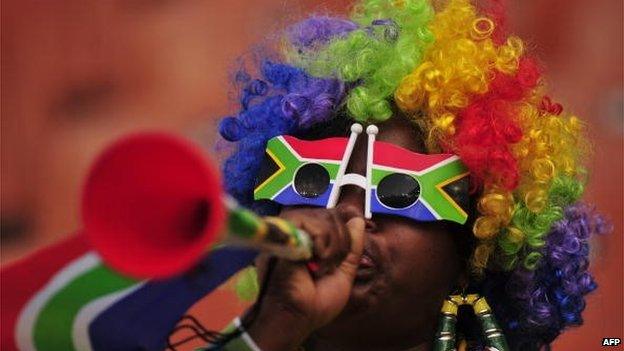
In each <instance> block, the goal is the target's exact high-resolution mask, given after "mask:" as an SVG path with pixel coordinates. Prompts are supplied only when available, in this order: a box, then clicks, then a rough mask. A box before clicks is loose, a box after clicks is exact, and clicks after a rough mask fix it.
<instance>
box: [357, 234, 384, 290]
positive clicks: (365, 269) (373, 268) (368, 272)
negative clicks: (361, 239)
mask: <svg viewBox="0 0 624 351" xmlns="http://www.w3.org/2000/svg"><path fill="white" fill-rule="evenodd" d="M375 253H376V250H375V247H374V245H372V244H371V242H370V240H369V241H367V243H366V246H365V247H364V252H363V253H362V256H361V257H360V263H359V265H358V269H357V272H356V274H355V281H354V284H355V285H366V284H367V283H370V282H371V281H372V280H373V279H374V278H375V276H376V275H377V274H378V273H379V265H378V261H377V255H375Z"/></svg>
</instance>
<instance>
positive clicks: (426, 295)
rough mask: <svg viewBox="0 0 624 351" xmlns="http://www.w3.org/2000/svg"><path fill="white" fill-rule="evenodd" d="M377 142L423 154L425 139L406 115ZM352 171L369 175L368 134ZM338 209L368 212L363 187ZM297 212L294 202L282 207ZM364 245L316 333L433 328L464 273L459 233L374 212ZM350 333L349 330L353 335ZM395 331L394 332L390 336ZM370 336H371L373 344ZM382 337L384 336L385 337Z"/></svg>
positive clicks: (422, 333) (412, 339) (348, 191)
mask: <svg viewBox="0 0 624 351" xmlns="http://www.w3.org/2000/svg"><path fill="white" fill-rule="evenodd" d="M378 127H379V134H378V136H377V140H380V141H385V142H390V143H393V144H395V145H397V146H400V147H403V148H406V149H409V150H411V151H414V152H420V153H424V152H425V151H424V147H423V142H422V138H421V137H420V136H419V135H418V133H416V132H415V131H414V127H413V126H412V125H411V124H410V123H409V122H408V121H407V120H405V119H404V118H401V117H394V118H391V119H390V120H389V121H387V122H385V123H382V124H379V125H378ZM358 139H359V140H358V142H357V144H356V147H355V149H354V152H353V155H352V157H351V160H350V163H349V167H348V168H349V169H348V170H347V173H350V172H353V173H359V174H362V175H365V170H366V152H367V150H366V140H365V138H363V137H360V138H358ZM336 209H337V210H338V211H340V212H343V213H344V214H346V216H344V215H343V216H342V217H343V218H346V219H349V218H351V217H353V216H360V217H364V190H363V189H361V188H359V187H355V186H345V187H343V189H342V192H341V197H340V200H339V202H338V204H337V206H336ZM285 210H286V211H297V210H298V209H297V208H285ZM366 222H367V226H366V246H365V252H364V255H363V258H362V260H361V261H360V267H359V269H358V272H357V275H356V279H355V283H354V286H353V289H352V292H351V297H350V300H349V303H348V305H347V307H346V308H345V310H344V311H343V312H342V314H341V315H340V316H339V317H338V318H337V319H336V320H335V321H334V322H332V323H330V324H329V325H328V326H326V327H325V328H323V329H322V330H321V331H319V333H318V335H317V337H319V338H323V337H328V338H335V337H338V338H340V337H344V338H346V339H349V338H353V337H356V338H359V339H361V340H363V341H364V339H369V336H370V335H379V336H382V337H383V338H387V337H396V338H400V339H399V340H404V341H406V342H409V343H411V345H414V343H416V342H418V340H416V339H418V338H419V337H422V338H423V340H425V338H430V337H431V336H432V335H433V333H434V332H435V328H436V324H437V317H438V313H439V310H440V307H441V304H442V301H443V299H444V297H445V296H446V295H448V293H449V292H450V290H451V289H452V287H453V286H454V285H455V284H457V282H458V279H459V277H460V274H461V272H462V268H463V267H462V266H463V264H462V257H460V254H459V253H458V252H459V250H458V247H457V244H456V243H457V241H456V238H455V237H456V236H459V235H462V234H463V233H458V232H451V231H450V230H449V228H450V226H448V225H447V224H446V223H442V222H416V221H414V220H410V219H406V218H402V217H397V216H383V215H373V217H372V219H370V220H366ZM351 333H353V334H352V335H351V336H349V334H351ZM393 334H396V335H393ZM370 342H374V341H373V340H369V341H367V343H369V344H368V345H369V346H370ZM382 342H383V341H382Z"/></svg>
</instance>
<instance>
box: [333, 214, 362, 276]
mask: <svg viewBox="0 0 624 351" xmlns="http://www.w3.org/2000/svg"><path fill="white" fill-rule="evenodd" d="M346 226H347V230H348V231H349V234H350V235H351V250H350V251H349V254H348V255H347V257H345V259H344V260H343V261H342V263H341V264H340V267H339V269H340V270H341V271H343V272H344V273H345V274H346V275H347V276H349V277H351V278H353V277H354V276H355V272H356V271H357V268H358V266H359V264H360V257H361V256H362V251H364V228H365V227H366V223H365V222H364V219H362V218H361V217H353V218H351V219H350V220H349V221H348V222H347V224H346Z"/></svg>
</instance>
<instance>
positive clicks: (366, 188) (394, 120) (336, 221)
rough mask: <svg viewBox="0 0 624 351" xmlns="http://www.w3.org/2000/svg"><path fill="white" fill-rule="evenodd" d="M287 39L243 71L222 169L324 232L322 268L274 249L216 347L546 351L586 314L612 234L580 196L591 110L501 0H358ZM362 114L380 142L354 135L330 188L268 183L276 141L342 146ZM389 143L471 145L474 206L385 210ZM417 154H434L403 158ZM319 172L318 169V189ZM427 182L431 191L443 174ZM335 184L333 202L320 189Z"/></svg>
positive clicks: (450, 150)
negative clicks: (563, 89) (573, 109)
mask: <svg viewBox="0 0 624 351" xmlns="http://www.w3.org/2000/svg"><path fill="white" fill-rule="evenodd" d="M285 38H286V39H285V40H283V41H282V44H283V45H282V47H281V48H280V49H281V51H282V52H281V53H278V54H275V53H271V54H266V52H265V53H264V54H263V55H264V56H260V57H259V58H257V60H255V62H256V63H258V65H257V66H254V67H243V68H242V69H241V70H240V72H238V74H236V77H235V80H236V84H238V86H240V88H241V93H240V107H241V109H240V111H238V112H237V113H236V114H235V115H233V116H229V117H226V118H224V119H222V120H221V123H220V126H219V128H220V129H219V131H220V134H221V136H222V137H223V138H224V139H225V140H226V141H228V142H231V143H233V145H234V146H235V149H234V151H233V153H232V154H231V155H230V156H229V157H228V158H227V159H226V160H225V162H224V164H223V174H224V179H225V187H226V190H227V191H228V193H230V194H231V195H232V196H233V197H235V198H236V199H237V200H238V201H239V202H240V203H241V204H243V205H245V206H248V207H250V208H252V209H254V210H255V211H256V212H258V213H259V214H263V215H279V216H280V217H282V218H285V219H287V220H289V221H290V222H291V223H293V224H294V225H296V226H298V227H299V228H301V229H303V230H304V231H306V232H307V233H308V234H310V236H311V238H312V240H313V242H314V262H315V263H316V266H311V265H310V264H306V263H302V262H292V261H286V260H282V259H269V258H267V257H264V256H262V257H260V258H259V259H258V260H257V262H256V266H257V270H258V277H259V278H258V281H261V282H263V284H262V286H261V289H260V292H259V297H258V301H257V302H256V304H255V305H254V308H253V309H252V311H250V313H248V314H247V316H243V317H242V318H241V320H238V321H237V322H236V323H237V324H236V325H237V326H238V332H239V333H238V334H240V335H239V337H237V338H234V339H233V340H230V339H228V340H227V341H228V342H227V343H225V345H213V346H212V347H213V348H214V347H223V348H225V349H226V350H238V349H241V350H243V349H245V350H246V349H251V350H308V351H310V350H316V351H320V350H379V351H382V350H432V349H435V350H451V349H455V348H456V347H458V348H460V349H466V348H467V349H470V350H483V349H490V350H493V349H499V350H500V349H506V348H509V349H511V350H540V349H544V348H545V349H549V348H550V344H551V343H552V342H553V340H555V338H557V337H558V336H559V335H560V334H561V333H562V332H563V331H564V330H566V329H567V328H568V327H571V326H578V325H581V324H582V322H583V320H582V316H581V314H582V311H583V309H584V307H585V295H586V294H588V293H589V292H591V291H593V290H595V289H596V287H597V284H596V283H595V281H594V280H593V278H592V276H591V274H590V273H589V271H588V267H589V258H588V255H589V240H590V235H592V234H595V233H603V232H605V231H607V230H608V228H607V225H606V224H605V222H604V221H603V220H602V218H601V217H600V216H599V215H598V214H596V213H595V211H594V210H593V208H592V207H591V206H589V205H586V204H584V203H583V202H581V201H580V197H581V195H582V193H583V190H584V186H585V179H586V173H587V172H586V169H585V168H584V166H583V162H584V159H585V158H586V156H587V152H586V150H587V149H588V147H587V145H588V143H587V141H586V140H585V139H584V137H583V135H582V131H583V123H582V122H581V121H580V119H579V118H577V117H576V116H574V115H571V114H569V113H567V112H565V111H564V110H563V107H562V105H561V104H559V103H557V102H555V101H553V100H552V98H550V97H549V96H548V95H547V89H546V87H545V83H544V79H543V78H542V68H541V66H540V65H539V64H538V62H537V61H536V60H535V59H534V58H532V57H531V56H530V55H529V53H527V50H526V48H525V45H524V44H523V42H522V40H521V39H519V38H518V37H515V36H511V35H509V34H508V33H507V32H506V30H505V18H504V7H503V6H502V5H501V4H500V3H498V2H496V1H495V2H492V3H490V4H487V5H483V6H481V7H478V6H476V5H474V4H472V3H471V2H470V1H468V0H449V1H448V2H445V3H443V4H440V3H430V2H429V1H426V0H360V1H357V2H356V3H355V5H354V7H353V10H352V12H351V14H350V17H349V18H337V17H327V16H315V17H311V18H309V19H306V20H303V21H301V22H299V23H297V24H295V25H293V26H291V27H290V28H288V29H287V31H286V33H285ZM280 55H281V56H280ZM280 57H281V58H280ZM249 72H255V73H256V74H257V78H253V77H252V75H251V74H250V73H249ZM356 123H361V124H363V125H364V127H362V128H361V129H362V130H363V129H366V130H367V131H369V130H370V131H371V132H370V133H367V134H368V136H369V142H368V143H367V142H366V137H364V136H356V137H354V138H353V140H355V143H354V144H353V145H352V146H353V148H352V150H351V151H349V152H347V151H345V152H344V155H347V156H345V157H344V158H343V159H342V160H341V162H339V164H341V165H342V167H345V170H344V172H343V173H340V171H338V173H337V174H338V175H335V174H331V175H330V178H331V181H329V180H328V179H329V178H328V179H326V183H327V184H329V185H327V184H326V186H329V187H327V188H322V189H321V191H319V192H318V193H317V194H313V195H311V196H308V195H306V194H305V193H304V192H301V191H296V184H295V183H296V182H297V179H296V174H297V172H295V171H293V173H292V174H293V177H294V179H292V180H291V179H287V181H291V183H288V184H291V185H292V186H293V187H295V192H296V195H292V196H295V197H290V198H288V199H286V200H285V198H281V199H282V200H280V201H275V200H276V199H278V200H279V199H280V197H279V196H278V195H279V194H278V193H277V192H276V193H275V194H273V195H272V196H264V197H263V196H258V193H259V192H258V188H259V186H261V184H263V183H262V182H263V181H266V179H264V178H262V174H263V173H266V163H267V159H269V158H271V157H272V158H273V159H274V160H275V158H274V156H271V157H269V156H265V154H267V155H268V154H269V153H268V151H270V150H268V147H269V146H268V145H269V144H270V143H271V140H274V138H282V139H280V140H286V139H284V138H286V137H284V136H291V137H295V138H297V140H303V141H304V142H310V143H311V144H309V145H310V146H309V149H317V150H325V149H327V150H331V148H329V147H327V146H323V145H326V144H327V142H325V143H324V144H323V143H322V141H323V140H329V139H331V138H340V140H343V142H344V143H348V142H347V141H346V140H347V138H346V137H347V136H349V135H350V133H351V135H354V133H355V132H354V130H359V129H358V128H360V127H356V128H355V129H354V127H353V126H354V125H356ZM357 125H359V124H357ZM370 126H374V128H373V129H369V128H370ZM362 130H359V133H362ZM356 134H357V133H356ZM371 134H375V135H376V141H375V138H373V140H374V142H372V143H371V142H370V135H371ZM289 140H292V139H287V142H289V143H290V141H289ZM335 140H338V139H335ZM377 142H379V143H380V144H379V145H382V143H387V144H391V145H393V147H394V148H393V147H390V146H388V147H386V150H402V151H400V152H398V151H397V152H398V153H397V154H396V155H395V157H394V158H395V159H396V158H401V157H405V159H406V160H407V159H408V158H409V157H414V158H409V159H410V160H420V159H424V158H426V156H427V155H424V154H428V156H435V157H442V156H440V155H456V156H458V157H459V159H460V160H461V162H462V163H463V165H464V166H465V168H466V169H467V171H468V172H469V183H463V186H464V187H465V189H464V190H465V191H469V195H466V196H465V197H464V198H462V196H459V197H454V196H452V195H451V196H450V197H451V198H452V199H451V200H449V201H451V202H452V203H454V204H455V205H457V206H459V207H461V209H462V210H463V212H464V213H465V215H466V218H465V219H464V220H463V221H457V220H452V219H450V218H451V217H445V216H444V215H438V216H433V217H427V218H425V217H426V216H424V215H419V216H416V217H415V216H411V217H410V215H406V212H400V211H395V210H396V209H393V208H390V209H388V208H386V210H383V211H382V210H377V211H375V210H373V211H372V213H370V212H371V205H370V203H369V201H373V200H370V199H371V198H373V199H374V196H371V193H370V191H371V190H370V186H371V183H370V182H371V180H370V177H371V175H370V174H369V168H370V166H371V162H373V163H375V162H377V161H376V157H377V154H374V153H373V151H372V150H371V149H372V147H371V145H377V144H375V143H377ZM314 143H316V144H314ZM306 145H307V144H306ZM340 145H342V146H341V147H340V149H339V150H340V152H338V153H339V154H341V155H343V152H342V150H349V147H348V144H346V145H347V146H346V149H344V148H343V147H344V145H343V144H340ZM267 150H268V151H267ZM375 150H381V148H380V147H377V146H375ZM406 150H407V151H406ZM293 152H295V153H296V152H297V150H295V151H293ZM328 153H330V152H329V151H328ZM388 153H390V152H388ZM412 153H414V154H417V155H420V156H402V155H408V154H409V155H411V154H412ZM397 155H398V156H397ZM423 155H424V156H423ZM389 157H390V156H389ZM445 157H446V156H445ZM369 159H372V160H373V161H370V160H369ZM325 161H326V160H325ZM325 161H318V162H317V163H318V164H322V162H325ZM418 162H420V161H418ZM405 163H409V162H407V161H406V162H405ZM274 166H275V165H274ZM275 167H277V168H279V169H282V168H284V169H287V168H288V167H289V166H288V165H286V166H284V165H278V166H275ZM324 167H325V166H324ZM277 168H276V169H277ZM326 168H327V167H326ZM330 168H331V167H330ZM327 169H329V168H327ZM273 171H275V169H274V170H273ZM328 172H329V171H328ZM321 173H322V172H321ZM321 173H318V174H321ZM330 173H331V172H330ZM318 174H316V175H311V176H310V177H309V178H307V179H308V180H307V181H308V182H311V183H312V185H311V186H312V187H314V186H316V185H314V184H316V183H318V182H319V179H321V178H323V177H324V176H323V177H322V176H319V175H318ZM345 174H347V175H350V178H349V179H350V180H349V181H344V178H342V180H341V178H340V177H341V176H343V177H344V176H345ZM414 174H416V173H414ZM269 175H270V174H269ZM265 178H266V177H265ZM412 178H415V179H419V178H418V176H413V177H412ZM357 179H364V180H362V182H364V183H362V184H363V185H362V184H359V183H358V180H357ZM403 179H405V178H403ZM366 181H368V185H366ZM419 182H421V181H420V180H419ZM421 183H422V182H421ZM421 183H419V188H418V191H420V194H425V192H426V191H429V188H430V187H431V185H427V184H424V183H423V184H421ZM401 184H402V183H400V182H398V183H392V184H391V186H390V188H389V189H391V190H390V192H393V191H394V195H389V196H395V200H396V201H403V200H402V199H403V198H405V197H410V196H412V195H413V194H412V193H410V192H409V191H404V190H402V188H401V189H399V188H400V187H401V186H402V185H401ZM466 184H468V185H466ZM291 185H288V186H291ZM288 186H287V187H286V188H288ZM428 187H429V188H428ZM286 188H280V189H282V190H283V189H286ZM333 188H340V189H341V190H340V191H339V195H337V196H336V198H335V201H334V203H332V200H331V197H332V195H331V193H332V191H333V190H331V189H333ZM306 189H307V188H306ZM412 190H413V189H412ZM460 190H461V189H460ZM376 191H377V193H376V195H375V196H377V198H378V199H381V197H380V196H382V195H381V186H380V184H377V188H376ZM410 191H411V190H410ZM440 191H442V190H440ZM321 193H323V194H330V195H329V199H326V198H323V199H324V200H323V201H320V200H319V201H317V200H311V198H313V197H318V198H319V199H320V198H321V197H322V196H321V195H320V194H321ZM302 194H303V195H302ZM460 195H461V194H460ZM280 196H281V195H280ZM297 196H298V197H297ZM422 196H424V195H422ZM416 197H418V195H417V196H416ZM271 200H274V201H271ZM454 200H456V201H455V202H453V201H454ZM380 201H383V199H382V200H380ZM392 201H394V200H392ZM415 201H420V200H415ZM421 202H422V201H421ZM412 205H413V203H412ZM412 205H410V206H412ZM381 207H383V206H381ZM381 207H380V208H381ZM386 207H388V206H386ZM389 207H392V206H389ZM399 207H400V206H399ZM384 211H385V212H384ZM431 212H432V213H433V212H435V211H431ZM248 285H249V284H248ZM251 285H254V284H251ZM252 312H253V313H252ZM250 315H253V318H248V317H249V316H250ZM492 317H494V319H490V318H492ZM503 335H504V337H501V336H503Z"/></svg>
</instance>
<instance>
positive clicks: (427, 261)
mask: <svg viewBox="0 0 624 351" xmlns="http://www.w3.org/2000/svg"><path fill="white" fill-rule="evenodd" d="M385 238H386V244H387V249H388V253H389V256H388V257H389V258H390V264H389V266H388V267H389V271H390V275H391V279H392V281H393V285H394V286H395V288H396V289H399V290H402V291H404V292H405V293H408V294H409V295H411V296H416V295H418V296H420V297H421V298H426V296H425V295H429V294H430V293H431V295H433V296H437V295H439V294H440V292H443V293H447V292H448V290H449V289H451V287H452V285H453V284H454V283H455V281H456V280H457V278H458V276H459V270H460V259H459V257H458V255H457V250H456V247H455V243H454V240H453V239H452V234H451V233H448V232H444V231H435V230H422V229H418V228H414V226H412V225H406V224H401V225H394V226H392V227H390V228H388V234H387V235H386V236H385ZM433 296H432V297H433Z"/></svg>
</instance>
